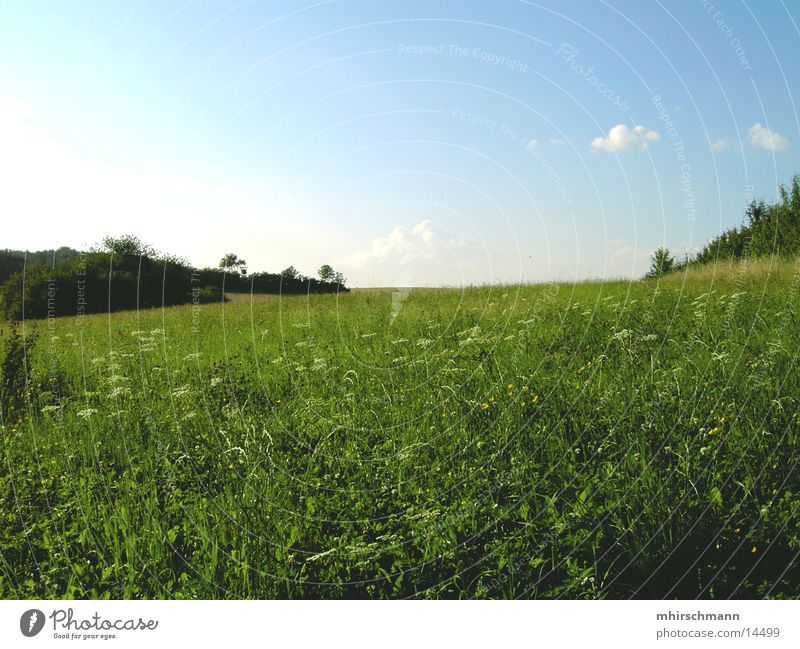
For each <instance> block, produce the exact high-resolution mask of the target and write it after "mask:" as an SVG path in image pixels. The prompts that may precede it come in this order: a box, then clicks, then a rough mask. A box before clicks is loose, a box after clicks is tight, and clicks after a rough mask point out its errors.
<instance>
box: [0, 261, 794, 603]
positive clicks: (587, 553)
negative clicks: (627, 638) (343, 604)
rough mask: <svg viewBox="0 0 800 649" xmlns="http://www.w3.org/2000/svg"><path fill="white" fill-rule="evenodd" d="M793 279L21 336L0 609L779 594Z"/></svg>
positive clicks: (790, 412)
mask: <svg viewBox="0 0 800 649" xmlns="http://www.w3.org/2000/svg"><path fill="white" fill-rule="evenodd" d="M799 292H800V265H798V264H797V263H795V262H771V261H769V260H764V261H755V262H749V263H742V264H739V265H734V266H724V267H723V266H716V267H711V266H708V267H705V268H703V269H700V270H692V271H689V273H688V274H675V275H671V276H668V277H667V278H666V279H664V280H661V281H660V282H656V281H646V282H633V283H630V282H608V283H600V282H594V283H585V284H577V285H569V284H563V285H556V284H553V285H540V286H523V287H516V286H506V287H483V288H470V289H466V290H463V291H462V290H456V289H451V290H445V289H442V290H430V289H414V290H411V291H406V292H403V293H402V295H400V296H398V295H397V294H393V291H392V290H390V289H387V290H385V291H380V290H379V291H353V292H351V293H349V294H342V295H339V296H336V295H328V296H310V297H309V298H304V297H291V298H281V299H278V298H271V299H260V300H255V301H253V302H251V301H249V300H248V299H242V298H241V297H240V298H239V299H237V300H235V301H232V302H229V303H227V304H224V305H222V304H212V305H204V306H202V307H195V306H191V305H190V306H186V307H174V308H170V309H165V310H152V311H143V312H124V313H116V314H112V315H110V316H102V315H100V316H85V317H84V318H82V319H78V318H64V319H58V320H52V321H28V322H25V323H24V325H20V327H21V330H20V333H22V332H23V330H24V336H25V340H26V351H27V354H28V356H29V359H30V377H29V380H28V381H27V385H25V384H20V382H19V381H17V382H16V383H14V382H13V381H12V380H11V378H9V377H10V376H11V374H12V373H13V372H14V371H20V372H21V371H23V370H24V364H23V365H22V366H19V363H17V367H15V365H14V359H15V358H17V357H16V356H14V355H13V354H9V355H7V356H6V362H5V365H4V372H5V376H4V377H3V378H4V385H6V386H11V387H8V388H7V394H6V403H5V404H4V410H5V411H6V414H5V419H4V421H3V425H2V437H0V439H2V447H1V452H0V462H2V465H1V468H0V517H2V519H1V520H2V522H1V523H0V550H1V551H2V555H1V558H0V596H2V597H5V598H9V597H16V598H32V597H48V598H49V597H67V598H79V597H92V598H105V597H111V598H144V597H148V598H273V597H305V598H309V597H311V598H316V597H321V598H336V597H421V598H442V597H528V598H534V597H535V598H554V597H566V598H585V597H608V598H627V597H647V598H660V597H709V598H711V597H713V598H722V597H729V596H734V597H796V596H798V595H800V589H799V586H798V585H799V584H800V563H798V562H797V557H798V553H800V529H799V527H798V497H797V493H798V491H800V484H798V461H799V460H800V446H798V434H799V433H800V426H799V425H798V417H797V415H798V404H799V400H800V377H799V376H798V372H797V355H798V352H799V351H800V322H798V317H800V296H799V295H798V293H799ZM11 336H12V333H11V330H10V328H9V327H8V326H6V327H5V329H4V330H3V344H4V346H6V347H9V346H11V347H14V345H13V344H12V343H10V342H9V341H10V339H11ZM20 367H21V369H20ZM20 385H22V386H23V387H22V388H20V387H19V386H20ZM14 386H17V387H14ZM15 403H16V404H17V406H15V405H14V404H15Z"/></svg>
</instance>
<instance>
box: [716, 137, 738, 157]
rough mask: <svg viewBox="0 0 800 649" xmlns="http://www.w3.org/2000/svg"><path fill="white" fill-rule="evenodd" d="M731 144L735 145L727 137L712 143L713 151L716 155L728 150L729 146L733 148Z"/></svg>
mask: <svg viewBox="0 0 800 649" xmlns="http://www.w3.org/2000/svg"><path fill="white" fill-rule="evenodd" d="M731 144H733V142H732V141H731V140H730V139H728V138H727V137H720V138H717V139H716V140H714V141H713V142H712V143H711V150H712V151H713V152H714V153H719V152H720V151H723V150H724V149H727V148H728V147H729V146H731Z"/></svg>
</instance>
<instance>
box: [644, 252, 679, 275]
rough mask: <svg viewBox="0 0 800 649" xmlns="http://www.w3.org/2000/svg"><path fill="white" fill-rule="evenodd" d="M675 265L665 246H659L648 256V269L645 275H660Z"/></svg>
mask: <svg viewBox="0 0 800 649" xmlns="http://www.w3.org/2000/svg"><path fill="white" fill-rule="evenodd" d="M674 266H675V260H674V259H673V258H672V255H671V254H670V253H669V250H667V249H666V248H664V247H663V246H662V247H659V248H658V249H657V250H656V251H655V252H654V253H653V255H652V257H650V271H649V272H648V273H647V277H661V276H662V275H666V274H667V273H668V272H669V271H671V270H672V269H673V267H674Z"/></svg>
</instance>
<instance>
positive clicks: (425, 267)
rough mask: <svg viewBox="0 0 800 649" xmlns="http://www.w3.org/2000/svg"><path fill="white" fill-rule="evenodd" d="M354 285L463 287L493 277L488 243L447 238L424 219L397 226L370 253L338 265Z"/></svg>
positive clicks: (447, 236)
mask: <svg viewBox="0 0 800 649" xmlns="http://www.w3.org/2000/svg"><path fill="white" fill-rule="evenodd" d="M336 265H337V268H338V267H341V268H342V269H343V270H344V271H345V275H347V276H348V277H349V278H352V279H353V280H354V282H353V284H354V285H357V286H364V285H369V284H374V283H376V282H377V283H378V284H379V285H384V286H420V285H424V284H429V283H430V282H431V278H435V283H436V284H450V285H461V284H464V283H469V282H479V281H486V280H487V279H490V278H491V274H490V271H491V260H490V259H489V253H488V250H487V249H486V246H485V244H483V243H482V242H480V241H475V240H472V239H467V238H464V237H461V236H459V235H456V234H452V233H448V232H445V231H443V230H440V229H439V228H436V227H434V225H433V223H432V222H431V221H430V220H428V219H426V220H424V221H421V222H420V223H417V224H416V225H415V226H413V227H411V228H407V227H404V226H402V225H398V226H396V227H395V228H394V229H393V230H392V231H391V232H390V233H389V234H388V235H387V236H385V237H379V238H377V239H375V240H374V241H373V242H372V244H371V245H369V247H368V248H367V249H366V250H362V251H359V252H355V253H353V254H351V255H349V256H347V257H344V258H343V259H340V260H338V261H337V262H336Z"/></svg>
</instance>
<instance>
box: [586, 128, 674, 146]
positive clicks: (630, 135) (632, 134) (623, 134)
mask: <svg viewBox="0 0 800 649" xmlns="http://www.w3.org/2000/svg"><path fill="white" fill-rule="evenodd" d="M659 139H661V135H660V134H659V133H658V132H657V131H653V130H651V129H649V128H647V127H645V126H641V125H639V126H634V127H633V128H632V129H630V128H628V127H627V126H626V125H625V124H617V125H616V126H614V127H613V128H612V129H611V130H610V131H609V132H608V137H596V138H595V139H594V140H592V148H593V149H595V150H596V151H624V150H625V149H632V148H634V147H636V146H638V147H639V148H640V149H646V148H647V145H648V144H650V143H651V142H656V141H658V140H659Z"/></svg>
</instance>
